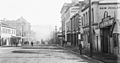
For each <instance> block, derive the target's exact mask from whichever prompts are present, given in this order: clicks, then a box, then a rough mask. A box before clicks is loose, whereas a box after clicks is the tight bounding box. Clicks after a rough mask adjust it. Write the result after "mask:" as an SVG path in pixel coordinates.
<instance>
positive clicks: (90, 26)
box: [89, 0, 93, 57]
mask: <svg viewBox="0 0 120 63" xmlns="http://www.w3.org/2000/svg"><path fill="white" fill-rule="evenodd" d="M89 39H90V40H89V43H90V57H92V52H93V51H92V23H91V0H89Z"/></svg>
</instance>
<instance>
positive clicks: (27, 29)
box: [2, 17, 31, 43]
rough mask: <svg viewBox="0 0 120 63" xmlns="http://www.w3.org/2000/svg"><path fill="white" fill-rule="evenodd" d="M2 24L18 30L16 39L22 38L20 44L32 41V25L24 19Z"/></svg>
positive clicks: (6, 21) (7, 21)
mask: <svg viewBox="0 0 120 63" xmlns="http://www.w3.org/2000/svg"><path fill="white" fill-rule="evenodd" d="M2 23H5V24H7V25H8V26H10V27H14V28H16V37H17V38H20V40H19V41H20V43H22V42H25V41H29V42H30V41H31V39H30V37H31V36H30V35H31V24H30V23H29V22H27V21H26V20H25V19H24V18H23V17H21V18H19V19H17V20H5V21H2Z"/></svg>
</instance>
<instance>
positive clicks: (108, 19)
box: [100, 11, 114, 28]
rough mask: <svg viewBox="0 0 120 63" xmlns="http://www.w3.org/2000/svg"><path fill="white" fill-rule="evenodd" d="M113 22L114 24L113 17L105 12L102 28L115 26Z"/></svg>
mask: <svg viewBox="0 0 120 63" xmlns="http://www.w3.org/2000/svg"><path fill="white" fill-rule="evenodd" d="M113 22H114V18H111V16H109V15H108V12H107V11H105V12H104V17H103V19H102V22H101V23H100V28H103V27H106V26H110V25H112V24H113Z"/></svg>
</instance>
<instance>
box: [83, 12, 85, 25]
mask: <svg viewBox="0 0 120 63" xmlns="http://www.w3.org/2000/svg"><path fill="white" fill-rule="evenodd" d="M83 18H84V19H83V24H84V25H83V26H85V14H83Z"/></svg>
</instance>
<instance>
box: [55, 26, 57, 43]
mask: <svg viewBox="0 0 120 63" xmlns="http://www.w3.org/2000/svg"><path fill="white" fill-rule="evenodd" d="M55 43H57V26H55Z"/></svg>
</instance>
